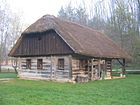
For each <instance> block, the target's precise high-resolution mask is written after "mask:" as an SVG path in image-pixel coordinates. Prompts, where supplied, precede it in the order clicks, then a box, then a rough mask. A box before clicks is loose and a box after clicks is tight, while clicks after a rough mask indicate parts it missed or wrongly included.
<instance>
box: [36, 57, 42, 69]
mask: <svg viewBox="0 0 140 105" xmlns="http://www.w3.org/2000/svg"><path fill="white" fill-rule="evenodd" d="M37 69H39V70H41V69H43V60H42V59H37Z"/></svg>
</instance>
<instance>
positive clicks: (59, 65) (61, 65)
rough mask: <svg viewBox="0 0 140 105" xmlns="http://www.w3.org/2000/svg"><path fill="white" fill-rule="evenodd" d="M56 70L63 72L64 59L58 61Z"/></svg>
mask: <svg viewBox="0 0 140 105" xmlns="http://www.w3.org/2000/svg"><path fill="white" fill-rule="evenodd" d="M58 69H59V70H64V59H58Z"/></svg>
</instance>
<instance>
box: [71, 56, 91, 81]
mask: <svg viewBox="0 0 140 105" xmlns="http://www.w3.org/2000/svg"><path fill="white" fill-rule="evenodd" d="M82 61H83V60H82ZM82 61H81V60H80V59H76V58H72V80H75V79H76V78H77V76H79V75H81V76H87V75H88V69H87V68H86V66H87V60H85V61H84V63H82V65H81V64H80V63H81V62H82Z"/></svg>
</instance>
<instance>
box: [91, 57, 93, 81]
mask: <svg viewBox="0 0 140 105" xmlns="http://www.w3.org/2000/svg"><path fill="white" fill-rule="evenodd" d="M91 80H93V59H91Z"/></svg>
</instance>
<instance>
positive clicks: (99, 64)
mask: <svg viewBox="0 0 140 105" xmlns="http://www.w3.org/2000/svg"><path fill="white" fill-rule="evenodd" d="M100 62H101V60H100V59H99V61H98V69H99V79H100V78H101V63H100Z"/></svg>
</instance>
